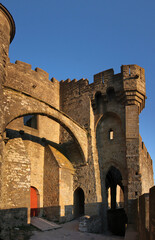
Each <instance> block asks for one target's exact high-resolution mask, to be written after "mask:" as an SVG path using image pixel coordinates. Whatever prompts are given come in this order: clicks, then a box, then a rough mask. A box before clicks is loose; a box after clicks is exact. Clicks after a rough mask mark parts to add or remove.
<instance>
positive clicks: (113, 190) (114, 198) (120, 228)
mask: <svg viewBox="0 0 155 240" xmlns="http://www.w3.org/2000/svg"><path fill="white" fill-rule="evenodd" d="M105 184H106V191H107V197H108V207H109V209H108V212H107V217H108V229H109V230H110V231H111V232H112V233H113V234H115V235H121V236H124V235H125V225H126V223H127V216H126V213H125V211H124V187H123V185H122V175H121V173H120V171H119V170H118V169H117V168H115V167H113V166H112V167H110V169H109V171H108V173H107V175H106V179H105Z"/></svg>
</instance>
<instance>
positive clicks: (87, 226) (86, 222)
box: [79, 216, 102, 233]
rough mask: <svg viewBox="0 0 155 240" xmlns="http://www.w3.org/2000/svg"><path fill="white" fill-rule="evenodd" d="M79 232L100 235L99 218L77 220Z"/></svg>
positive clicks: (100, 224) (100, 221)
mask: <svg viewBox="0 0 155 240" xmlns="http://www.w3.org/2000/svg"><path fill="white" fill-rule="evenodd" d="M79 230H80V231H81V232H90V233H101V232H102V219H101V217H99V216H91V217H90V216H83V217H81V218H80V220H79Z"/></svg>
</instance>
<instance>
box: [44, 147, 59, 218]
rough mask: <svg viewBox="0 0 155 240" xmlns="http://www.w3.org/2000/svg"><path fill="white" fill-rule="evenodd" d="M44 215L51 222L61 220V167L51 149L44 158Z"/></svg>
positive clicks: (46, 151) (47, 148)
mask: <svg viewBox="0 0 155 240" xmlns="http://www.w3.org/2000/svg"><path fill="white" fill-rule="evenodd" d="M43 180H44V189H43V191H44V204H43V207H44V215H45V216H46V217H47V219H49V220H57V221H58V220H59V214H60V207H59V206H60V204H59V166H58V163H57V162H56V160H55V158H54V156H53V154H52V153H51V150H50V148H49V147H46V149H45V158H44V178H43Z"/></svg>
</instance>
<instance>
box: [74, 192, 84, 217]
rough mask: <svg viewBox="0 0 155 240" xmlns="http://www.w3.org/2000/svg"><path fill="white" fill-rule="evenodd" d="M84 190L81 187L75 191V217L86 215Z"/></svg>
mask: <svg viewBox="0 0 155 240" xmlns="http://www.w3.org/2000/svg"><path fill="white" fill-rule="evenodd" d="M84 201H85V197H84V192H83V190H82V189H81V188H77V189H76V190H75V192H74V217H75V218H77V217H80V216H82V215H84Z"/></svg>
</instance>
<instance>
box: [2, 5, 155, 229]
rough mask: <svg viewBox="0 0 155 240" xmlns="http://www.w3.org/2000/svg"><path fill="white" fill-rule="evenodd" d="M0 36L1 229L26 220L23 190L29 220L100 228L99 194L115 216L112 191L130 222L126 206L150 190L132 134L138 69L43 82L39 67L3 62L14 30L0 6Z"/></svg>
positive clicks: (140, 93)
mask: <svg viewBox="0 0 155 240" xmlns="http://www.w3.org/2000/svg"><path fill="white" fill-rule="evenodd" d="M0 33H1V34H0V96H1V97H0V173H1V174H0V209H1V210H3V211H1V213H0V215H1V225H2V228H5V225H6V222H10V221H11V222H13V224H14V225H19V224H26V223H27V222H29V221H30V214H31V208H32V207H31V199H30V198H31V188H34V189H36V192H37V199H38V200H37V201H38V202H37V211H38V212H37V215H39V216H44V217H46V218H47V219H50V220H59V221H68V220H71V219H73V218H74V217H77V216H78V215H81V214H87V215H90V216H92V215H98V216H101V218H102V221H103V228H104V230H106V229H107V227H108V226H107V225H108V221H107V216H108V214H109V213H108V209H107V203H108V199H107V191H108V189H110V191H111V208H112V209H114V210H116V187H117V185H118V186H120V188H121V189H122V192H123V196H124V210H125V213H126V215H127V217H128V221H129V222H132V221H133V219H134V217H133V215H132V214H130V210H131V208H132V207H133V201H134V200H135V199H137V198H138V197H139V196H140V195H141V194H143V193H146V192H149V189H150V188H151V187H152V186H153V184H154V182H153V167H152V160H151V158H150V156H149V154H148V152H147V149H146V147H145V145H144V143H143V142H142V139H141V137H140V135H139V114H140V112H141V111H142V110H143V108H144V107H145V99H146V92H145V75H144V69H143V68H141V67H139V66H137V65H123V66H122V67H121V72H120V73H119V74H114V71H113V69H109V70H106V71H103V72H100V73H98V74H96V75H94V82H93V83H90V84H89V81H88V79H80V80H78V81H77V80H76V79H74V80H72V81H71V80H70V79H67V80H65V81H61V82H59V81H57V80H56V79H55V78H52V79H51V81H50V80H49V74H48V73H46V72H45V71H44V70H42V69H40V68H36V69H35V71H34V70H32V69H31V65H30V64H27V63H23V62H21V61H16V63H15V64H13V63H10V60H9V57H8V54H9V45H10V42H11V41H12V40H13V37H14V34H15V24H14V20H13V18H12V16H11V15H10V13H9V12H8V10H7V9H5V7H4V6H3V5H2V4H0ZM26 116H27V117H30V116H31V124H32V125H31V126H30V125H28V124H25V122H24V121H25V119H26ZM32 118H33V121H35V126H33V123H32ZM110 214H111V213H110Z"/></svg>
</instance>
